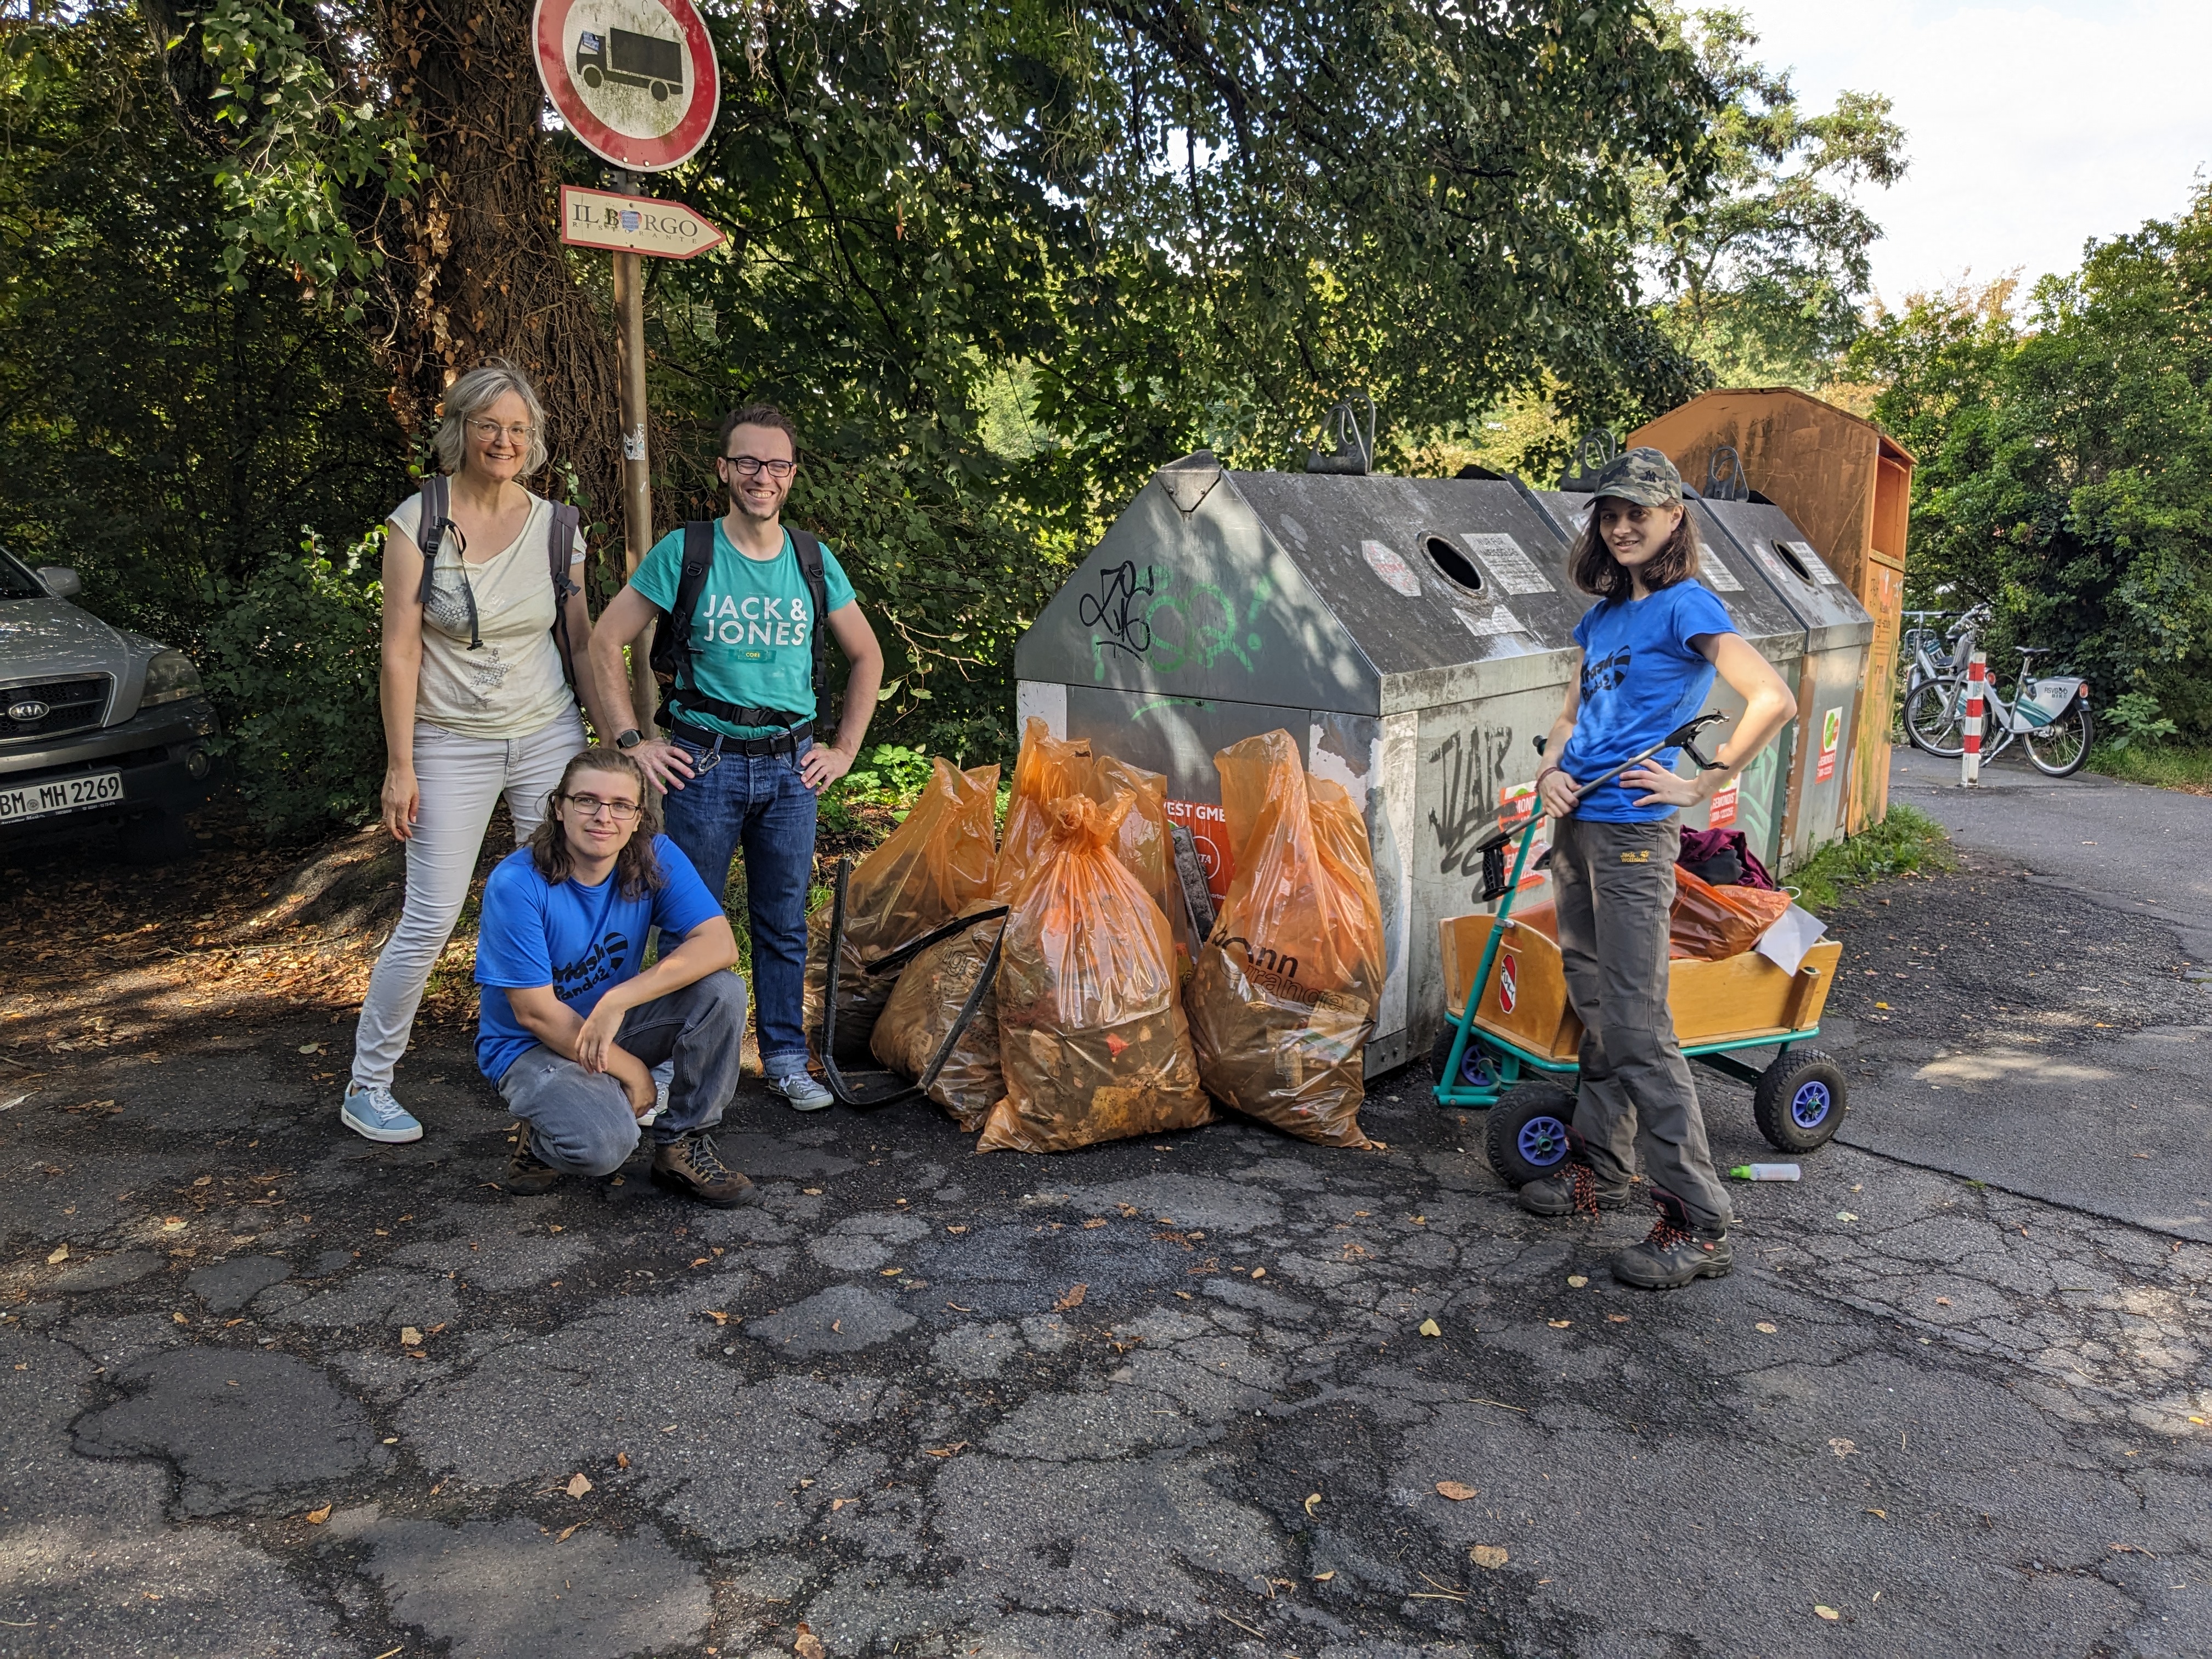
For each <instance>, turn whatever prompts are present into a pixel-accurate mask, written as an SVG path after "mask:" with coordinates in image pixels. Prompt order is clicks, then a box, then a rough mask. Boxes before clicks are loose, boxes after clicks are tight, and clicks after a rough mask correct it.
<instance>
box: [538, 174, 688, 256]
mask: <svg viewBox="0 0 2212 1659" xmlns="http://www.w3.org/2000/svg"><path fill="white" fill-rule="evenodd" d="M561 240H562V241H564V242H568V243H570V244H572V245H573V246H577V247H603V248H609V249H611V250H613V251H614V252H617V253H647V254H651V255H652V256H653V258H658V259H689V258H691V257H692V255H694V254H696V253H704V252H707V250H708V249H709V248H714V247H720V246H721V245H722V242H723V241H724V240H725V239H724V237H723V235H722V232H721V229H720V227H719V226H716V225H714V224H712V223H710V222H708V221H707V220H705V219H702V218H701V217H700V216H698V215H697V214H696V213H694V212H692V211H691V210H690V208H688V207H685V206H684V204H683V203H681V202H656V201H654V200H653V198H652V197H649V196H617V195H616V194H615V193H614V192H613V191H606V190H583V189H580V188H579V187H578V186H576V185H562V186H561Z"/></svg>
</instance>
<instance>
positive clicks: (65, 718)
mask: <svg viewBox="0 0 2212 1659" xmlns="http://www.w3.org/2000/svg"><path fill="white" fill-rule="evenodd" d="M27 702H42V703H44V704H46V713H45V714H41V715H40V716H39V717H38V718H36V719H35V720H18V719H16V718H15V714H12V713H11V712H10V711H11V710H13V709H15V708H21V706H22V705H23V704H25V703H27ZM106 710H107V676H106V675H105V674H94V675H92V676H90V677H88V678H84V679H76V680H46V681H42V682H40V684H35V685H9V686H0V743H6V742H9V741H10V740H11V739H14V738H58V737H63V736H65V735H67V734H68V733H70V732H91V731H95V730H97V729H98V728H99V726H100V716H101V715H102V714H105V713H106Z"/></svg>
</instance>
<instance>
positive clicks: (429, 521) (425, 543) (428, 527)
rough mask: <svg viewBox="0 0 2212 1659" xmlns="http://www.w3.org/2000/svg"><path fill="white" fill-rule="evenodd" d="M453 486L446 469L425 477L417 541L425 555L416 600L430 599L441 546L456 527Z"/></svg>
mask: <svg viewBox="0 0 2212 1659" xmlns="http://www.w3.org/2000/svg"><path fill="white" fill-rule="evenodd" d="M452 494H453V486H452V485H451V484H450V483H448V482H447V478H446V475H445V474H444V473H442V472H433V473H432V474H431V475H430V476H429V477H427V478H425V479H423V480H422V517H421V518H419V519H417V520H416V521H415V545H416V548H417V549H419V550H421V552H422V592H421V594H420V595H418V596H417V599H416V603H417V604H420V605H428V604H429V603H430V594H431V592H432V588H431V585H430V580H431V577H432V576H433V575H434V574H435V573H436V571H437V568H438V550H439V548H440V547H441V546H443V545H444V544H445V540H446V532H447V531H448V530H450V529H452V528H453V520H452V518H451V517H450V516H448V514H449V513H450V510H451V507H452V505H453V501H452Z"/></svg>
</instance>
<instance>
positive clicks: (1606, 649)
mask: <svg viewBox="0 0 2212 1659" xmlns="http://www.w3.org/2000/svg"><path fill="white" fill-rule="evenodd" d="M1735 631H1736V629H1735V623H1733V622H1730V621H1729V613H1728V612H1727V611H1726V610H1724V609H1723V607H1722V605H1721V602H1720V601H1719V600H1718V599H1715V598H1714V597H1713V596H1712V593H1711V591H1710V590H1709V589H1707V588H1706V587H1705V586H1704V584H1702V583H1700V582H1698V581H1694V580H1692V581H1679V582H1676V583H1674V585H1673V586H1669V587H1662V588H1661V589H1660V590H1659V591H1658V592H1656V593H1653V594H1651V595H1650V596H1649V597H1648V598H1645V599H1600V600H1599V601H1598V602H1597V603H1596V604H1595V605H1592V606H1591V607H1590V608H1589V610H1588V611H1584V612H1583V619H1582V620H1581V621H1580V622H1578V623H1576V624H1575V641H1576V643H1577V644H1578V645H1580V646H1581V647H1582V648H1583V684H1582V712H1581V713H1580V714H1578V715H1577V716H1576V719H1575V734H1574V736H1573V737H1571V738H1568V739H1567V746H1566V747H1565V749H1564V750H1561V751H1560V754H1559V764H1560V765H1561V766H1563V767H1565V769H1566V772H1567V775H1568V776H1569V777H1571V778H1575V779H1577V780H1579V779H1583V778H1594V777H1595V776H1596V775H1598V774H1599V773H1601V772H1604V771H1607V770H1609V769H1612V768H1613V767H1615V766H1618V765H1619V764H1620V763H1621V762H1623V761H1625V760H1626V759H1627V758H1628V757H1630V756H1632V755H1637V754H1641V753H1642V752H1643V751H1644V750H1646V749H1649V748H1650V746H1651V745H1652V744H1655V743H1657V742H1658V741H1659V740H1660V739H1661V738H1664V737H1665V736H1666V735H1667V734H1668V732H1672V731H1673V730H1674V728H1675V727H1676V726H1680V725H1681V724H1683V722H1685V721H1686V720H1691V719H1693V718H1694V717H1695V716H1697V715H1699V714H1702V713H1704V712H1705V696H1706V694H1707V693H1708V692H1710V691H1711V690H1712V689H1713V665H1712V664H1711V663H1709V662H1707V661H1706V660H1705V657H1704V655H1703V654H1702V653H1700V652H1699V650H1698V648H1697V647H1695V646H1694V645H1692V644H1691V643H1690V641H1692V640H1694V639H1696V638H1698V637H1699V635H1704V634H1733V633H1735ZM1680 752H1681V751H1680V750H1678V749H1665V750H1661V751H1660V752H1659V753H1658V754H1657V755H1656V756H1654V757H1652V758H1653V759H1654V760H1655V761H1656V763H1658V764H1659V765H1660V766H1662V767H1668V768H1671V767H1672V766H1673V765H1674V759H1675V757H1676V756H1678V755H1679V754H1680ZM1641 793H1644V792H1643V791H1641V790H1636V791H1630V790H1626V789H1623V788H1622V787H1620V784H1619V783H1618V782H1617V781H1616V782H1612V783H1607V784H1604V785H1602V786H1601V787H1598V788H1595V789H1593V790H1591V791H1590V792H1589V793H1588V794H1586V795H1584V796H1583V798H1582V800H1581V803H1580V804H1579V805H1577V806H1576V808H1575V816H1576V817H1578V818H1583V819H1587V820H1589V822H1591V823H1651V822H1652V821H1654V820H1656V819H1658V818H1663V817H1667V816H1668V814H1669V813H1671V812H1674V811H1678V810H1679V809H1678V808H1675V807H1672V806H1668V805H1666V804H1665V803H1664V802H1661V801H1655V802H1653V803H1652V804H1651V805H1649V806H1638V805H1636V797H1637V796H1638V794H1641Z"/></svg>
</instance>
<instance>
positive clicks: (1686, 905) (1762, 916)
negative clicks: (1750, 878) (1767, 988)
mask: <svg viewBox="0 0 2212 1659" xmlns="http://www.w3.org/2000/svg"><path fill="white" fill-rule="evenodd" d="M1788 908H1790V895H1789V894H1787V893H1777V892H1771V891H1769V890H1767V889H1765V888H1763V887H1716V886H1714V885H1713V884H1711V883H1710V882H1708V881H1706V880H1705V878H1702V877H1700V876H1696V875H1692V873H1691V872H1689V871H1687V870H1685V869H1683V868H1682V867H1681V866H1680V865H1676V866H1674V909H1673V910H1672V911H1671V912H1670V913H1669V915H1668V919H1667V945H1668V955H1669V956H1676V957H1703V958H1704V959H1705V961H1707V962H1720V961H1723V960H1725V959H1726V958H1728V957H1738V956H1741V955H1742V954H1743V953H1744V952H1745V951H1748V950H1749V949H1751V947H1752V946H1753V945H1756V944H1758V943H1759V935H1760V934H1761V933H1765V931H1766V930H1767V929H1768V928H1770V927H1772V926H1774V924H1775V923H1776V922H1778V921H1781V919H1782V913H1783V912H1784V911H1785V910H1787V909H1788Z"/></svg>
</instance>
